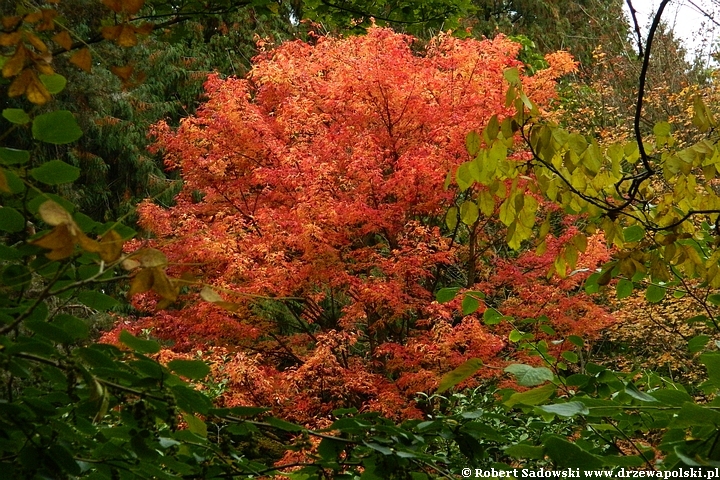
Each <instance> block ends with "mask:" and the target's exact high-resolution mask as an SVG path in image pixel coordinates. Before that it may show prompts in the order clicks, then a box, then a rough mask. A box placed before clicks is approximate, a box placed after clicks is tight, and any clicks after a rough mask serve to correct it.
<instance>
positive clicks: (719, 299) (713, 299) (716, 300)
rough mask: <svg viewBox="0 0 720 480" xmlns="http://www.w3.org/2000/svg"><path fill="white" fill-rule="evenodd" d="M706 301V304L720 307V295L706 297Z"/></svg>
mask: <svg viewBox="0 0 720 480" xmlns="http://www.w3.org/2000/svg"><path fill="white" fill-rule="evenodd" d="M707 301H708V303H711V304H713V305H715V306H720V293H713V294H712V295H708V297H707Z"/></svg>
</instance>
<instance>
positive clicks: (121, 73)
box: [110, 64, 135, 83]
mask: <svg viewBox="0 0 720 480" xmlns="http://www.w3.org/2000/svg"><path fill="white" fill-rule="evenodd" d="M134 69H135V67H134V66H133V65H130V64H128V65H124V66H122V67H110V71H111V72H112V73H114V74H115V76H117V77H118V78H120V80H122V81H123V83H127V82H128V81H129V80H130V77H132V74H133V70H134Z"/></svg>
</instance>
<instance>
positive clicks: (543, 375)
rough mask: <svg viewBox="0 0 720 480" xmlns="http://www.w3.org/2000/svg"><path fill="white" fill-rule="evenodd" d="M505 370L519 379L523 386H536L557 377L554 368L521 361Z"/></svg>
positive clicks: (519, 383)
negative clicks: (526, 363) (535, 365)
mask: <svg viewBox="0 0 720 480" xmlns="http://www.w3.org/2000/svg"><path fill="white" fill-rule="evenodd" d="M505 371H506V372H508V373H512V374H513V375H514V376H515V378H516V379H517V382H518V385H522V386H523V387H534V386H535V385H540V384H542V383H545V382H548V381H551V380H552V379H553V378H555V375H554V374H553V372H552V370H550V369H549V368H547V367H532V366H530V365H524V364H521V363H514V364H512V365H508V366H507V367H505Z"/></svg>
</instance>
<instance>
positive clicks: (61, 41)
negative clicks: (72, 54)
mask: <svg viewBox="0 0 720 480" xmlns="http://www.w3.org/2000/svg"><path fill="white" fill-rule="evenodd" d="M52 41H53V42H55V43H57V44H58V45H60V46H61V47H62V48H64V49H65V50H70V48H72V43H73V42H72V38H71V37H70V34H69V33H68V32H67V31H66V30H63V31H62V32H60V33H56V34H55V35H53V37H52Z"/></svg>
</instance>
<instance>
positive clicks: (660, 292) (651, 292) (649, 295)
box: [645, 283, 667, 303]
mask: <svg viewBox="0 0 720 480" xmlns="http://www.w3.org/2000/svg"><path fill="white" fill-rule="evenodd" d="M666 292H667V289H666V288H665V287H661V286H660V285H655V284H654V283H653V284H650V286H649V287H648V288H647V290H645V300H647V301H648V302H650V303H658V302H659V301H660V300H662V299H663V297H665V293H666Z"/></svg>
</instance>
